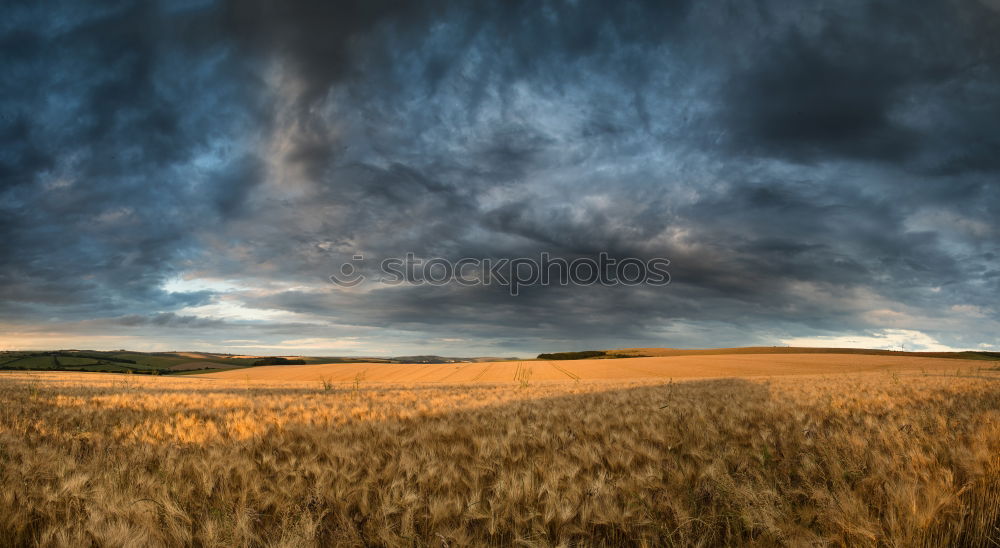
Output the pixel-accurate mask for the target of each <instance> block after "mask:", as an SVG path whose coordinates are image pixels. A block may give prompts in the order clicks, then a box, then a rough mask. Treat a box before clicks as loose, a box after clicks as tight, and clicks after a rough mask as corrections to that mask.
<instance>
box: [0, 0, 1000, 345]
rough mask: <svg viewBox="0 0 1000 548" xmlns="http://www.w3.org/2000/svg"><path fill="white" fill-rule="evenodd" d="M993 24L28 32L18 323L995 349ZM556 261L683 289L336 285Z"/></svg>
mask: <svg viewBox="0 0 1000 548" xmlns="http://www.w3.org/2000/svg"><path fill="white" fill-rule="evenodd" d="M992 5H993V4H991V3H990V2H988V1H986V0H983V1H978V0H956V1H952V2H929V1H928V2H916V3H910V4H907V6H906V7H905V9H904V8H900V7H898V6H897V5H895V3H892V2H879V1H875V0H870V1H858V2H840V3H836V4H835V5H825V6H819V7H817V6H807V5H802V4H800V3H794V2H788V1H770V2H766V1H761V2H755V3H752V4H750V3H725V2H703V3H691V2H686V1H680V0H678V1H671V2H649V3H647V2H615V3H609V2H565V3H563V2H543V3H537V2H513V3H511V2H485V3H476V4H468V3H464V2H451V1H444V0H441V1H436V0H431V1H428V2H422V3H417V2H403V3H399V2H264V1H258V2H221V3H212V2H186V3H181V4H175V3H164V4H157V3H127V2H123V3H107V4H103V5H97V6H92V7H90V8H88V9H86V10H84V9H82V8H79V7H77V6H76V5H75V4H72V3H66V4H63V5H60V6H58V7H57V8H45V9H43V8H41V7H38V6H34V5H33V4H30V3H25V4H21V5H18V6H14V7H13V8H12V9H11V10H10V17H9V18H8V21H7V22H5V23H2V24H0V45H2V49H0V51H2V54H0V55H2V57H0V66H2V68H3V70H4V74H5V75H6V76H7V78H5V80H4V81H3V83H0V89H2V91H3V97H4V102H3V108H2V113H0V114H2V116H0V145H2V146H0V193H2V194H0V196H2V200H3V201H2V202H0V231H2V235H3V238H4V244H3V246H2V247H0V258H2V259H3V261H4V264H5V268H4V270H3V271H0V299H2V303H3V306H2V308H0V315H2V317H0V319H2V320H7V321H15V320H14V319H15V318H20V320H19V321H22V322H41V323H44V322H51V321H55V320H59V321H79V320H84V321H85V320H88V319H93V318H99V319H101V318H103V320H101V321H106V322H107V323H108V324H109V325H115V326H119V327H122V328H127V329H136V330H146V331H142V332H143V333H146V332H148V331H149V330H153V329H160V330H162V331H163V332H164V333H173V332H177V333H182V332H184V333H190V331H191V328H203V329H206V330H208V331H210V332H212V333H223V332H226V333H227V334H226V335H225V336H226V337H232V335H231V332H232V330H233V329H236V328H242V329H246V330H248V331H251V332H252V333H253V337H254V338H256V337H257V336H260V337H264V338H267V337H279V336H284V337H295V334H296V333H298V334H299V335H301V337H306V336H308V337H323V336H332V335H330V334H333V333H336V334H338V335H343V334H345V333H354V331H352V330H354V329H362V330H365V336H367V337H369V339H366V341H369V342H371V341H376V340H379V337H383V339H384V341H386V344H389V345H391V344H392V342H393V341H394V340H403V339H406V340H407V341H413V340H417V339H421V338H423V339H433V338H435V337H457V338H466V339H468V340H479V341H488V342H486V343H483V344H486V345H492V346H494V347H497V348H511V349H528V350H534V349H542V348H549V347H550V346H551V345H553V344H559V345H566V346H574V345H576V344H577V343H575V342H574V341H588V345H590V344H589V343H591V342H593V343H596V342H597V341H601V344H602V345H605V346H626V345H631V344H635V345H646V344H673V345H676V346H694V345H719V344H748V343H761V344H773V343H775V342H776V339H779V338H782V337H790V336H794V335H816V334H823V333H833V334H839V333H852V332H864V331H868V330H878V329H882V328H887V327H893V328H902V329H914V330H919V331H925V332H927V333H931V334H932V335H933V336H934V337H937V338H938V339H939V340H941V341H942V342H945V343H946V344H955V345H964V346H976V345H978V344H980V343H984V342H987V343H988V342H990V341H991V340H992V339H991V337H992V335H991V334H990V333H991V330H992V329H993V327H994V326H996V325H997V321H998V320H1000V311H998V310H997V309H996V308H995V306H994V305H993V304H992V303H993V300H994V299H993V298H992V297H991V295H994V294H996V292H997V291H1000V276H998V275H997V272H1000V249H998V244H997V242H998V241H1000V228H998V223H997V222H996V220H995V212H996V211H997V210H998V209H1000V190H998V185H997V183H996V180H997V175H998V174H1000V160H998V159H997V158H998V155H997V154H996V152H995V151H996V150H1000V132H998V131H997V130H996V128H995V123H996V120H1000V100H998V99H1000V97H998V95H1000V41H998V40H997V38H996V36H1000V12H998V11H996V10H995V9H993V8H991V6H992ZM542 251H546V252H549V253H552V254H553V255H555V256H563V257H568V258H572V257H580V256H591V255H594V254H596V253H598V252H602V251H604V252H608V253H609V254H611V255H612V256H615V257H625V256H635V257H639V258H651V257H656V256H663V257H667V258H670V259H671V261H672V264H671V267H670V270H671V274H672V279H673V283H672V285H671V286H669V287H667V288H650V287H640V288H601V287H583V288H580V287H577V288H573V287H568V288H559V287H556V288H527V289H526V290H525V291H524V292H523V293H522V295H520V296H518V297H516V298H512V297H510V296H509V295H508V294H507V292H506V290H504V289H503V288H461V287H453V286H448V287H443V288H433V287H428V286H421V287H393V288H385V287H377V286H376V287H373V288H369V289H368V290H365V291H357V292H353V291H346V292H337V291H335V290H334V289H333V288H332V287H330V286H328V285H325V284H324V280H325V279H326V276H328V275H329V274H330V273H331V272H333V271H334V269H336V268H337V267H338V266H339V264H340V263H341V262H342V261H344V260H349V259H350V258H351V257H352V256H353V255H355V254H358V253H362V254H364V255H365V256H366V259H367V261H368V263H367V265H366V268H368V269H369V270H370V269H371V267H372V266H373V264H374V263H376V262H377V261H378V259H380V258H383V257H389V256H402V255H403V254H405V253H407V252H413V253H416V254H417V255H418V256H422V257H428V258H429V257H434V256H441V257H446V258H451V259H457V258H459V257H462V256H472V257H494V258H497V257H508V258H509V257H516V256H526V257H536V256H537V254H538V253H539V252H542ZM178 276H180V277H181V278H183V279H185V280H193V281H188V282H180V283H174V285H170V284H168V283H167V282H169V281H171V280H176V279H177V277H178ZM200 279H208V280H219V279H223V280H228V282H227V283H229V284H230V285H231V286H232V287H230V288H228V289H227V288H225V287H223V288H219V287H215V286H211V285H209V286H208V287H207V288H206V287H200V286H199V285H198V282H197V281H198V280H200ZM172 283H173V282H172ZM185 284H187V285H185ZM171 287H172V288H173V290H172V291H171V290H169V289H168V288H171ZM241 306H242V307H246V308H245V309H240V308H239V307H241ZM227 307H228V308H227ZM234 307H235V309H234ZM248 309H249V311H248ZM241 310H242V311H241ZM261 311H267V312H268V313H270V314H272V315H273V314H274V313H278V314H292V315H297V316H296V318H297V319H296V320H294V321H293V320H288V319H287V318H286V319H282V320H281V321H280V322H279V321H277V320H274V319H267V318H268V317H269V316H267V315H266V314H265V315H261ZM214 314H228V315H229V316H227V317H232V315H233V314H236V315H238V314H247V315H248V317H247V319H246V321H245V322H243V323H240V322H235V323H234V322H231V321H228V320H226V321H223V320H222V319H221V318H219V317H216V316H214ZM963 314H964V316H963ZM935 317H938V318H940V322H938V325H934V324H933V323H932V322H930V321H929V319H932V318H935ZM262 318H263V319H262ZM299 320H301V322H300V321H299ZM185 330H187V331H185ZM406 333H409V334H411V335H405V334H406ZM713 333H714V334H715V335H714V336H713V335H712V334H713ZM164 336H165V337H169V336H170V335H164ZM352 336H353V335H352ZM183 337H184V339H183V340H185V341H190V340H193V339H191V338H190V335H187V334H186V335H183ZM301 337H300V338H301ZM394 337H395V339H394ZM407 337H409V338H407ZM235 338H244V337H235ZM247 338H250V337H249V336H248V337H247ZM270 340H271V341H272V342H273V339H270ZM199 344H202V343H199ZM262 344H263V343H262ZM421 344H423V343H421ZM580 344H582V342H581V343H580ZM504 345H506V346H504Z"/></svg>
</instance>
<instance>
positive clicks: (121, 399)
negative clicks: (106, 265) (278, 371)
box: [0, 362, 1000, 546]
mask: <svg viewBox="0 0 1000 548" xmlns="http://www.w3.org/2000/svg"><path fill="white" fill-rule="evenodd" d="M530 363H531V366H537V365H538V364H539V363H540V362H530ZM528 364H529V362H525V364H524V365H523V366H521V368H519V369H518V370H517V375H518V379H519V382H516V383H514V382H511V383H507V384H500V385H489V384H475V385H412V384H410V385H404V386H392V385H371V384H370V383H368V382H367V381H364V380H363V379H358V380H357V381H356V382H353V383H349V384H337V385H335V384H332V383H329V382H326V383H322V382H319V381H317V382H311V383H276V382H267V383H265V382H253V381H241V380H217V379H216V380H210V379H191V378H153V377H141V378H140V377H131V378H129V377H127V376H115V375H97V374H65V373H63V374H60V373H48V374H3V375H0V401H3V402H4V405H3V407H2V412H0V463H2V468H0V485H2V486H3V489H2V491H0V545H30V544H40V545H63V546H79V545H92V544H96V545H102V546H174V545H192V544H195V545H204V546H313V545H323V546H327V545H353V546H362V545H388V546H411V545H417V546H424V545H435V546H482V545H498V546H510V545H527V546H551V545H577V544H585V545H616V546H617V545H656V546H659V545H720V544H731V545H733V544H735V545H739V544H750V545H754V544H756V545H762V546H771V545H795V546H799V545H855V546H877V545H879V546H920V545H927V546H945V545H969V546H974V545H982V546H987V545H992V544H991V543H995V542H997V541H998V539H1000V530H998V529H997V526H998V525H1000V462H998V457H997V455H998V454H1000V453H998V451H1000V390H998V389H1000V384H998V382H997V381H998V380H1000V377H998V376H997V375H994V374H992V373H986V372H978V373H975V374H965V373H963V375H962V376H955V375H954V371H952V374H951V375H948V376H945V375H940V374H934V373H933V372H928V374H921V373H898V372H889V373H885V372H880V373H856V374H839V375H828V376H797V377H774V378H755V379H716V380H707V381H704V380H703V381H688V382H674V383H666V384H665V383H663V382H659V383H648V382H643V383H623V382H614V383H612V382H588V381H586V380H584V381H579V382H577V381H574V380H567V381H565V382H560V383H555V382H550V383H536V382H534V380H535V378H536V377H537V375H536V373H537V371H536V370H534V369H528V368H527V367H529V366H528ZM470 365H471V364H470ZM476 365H479V364H476ZM569 365H570V364H559V366H560V367H569ZM515 366H516V364H515ZM452 367H454V366H452ZM493 367H497V365H496V364H493V365H492V366H491V369H492V368H493ZM491 369H486V370H485V371H486V373H484V374H483V375H482V377H486V376H488V375H489V374H490V373H489V371H490V370H491ZM953 369H954V366H953ZM482 371H483V370H482V369H480V370H477V372H476V373H475V374H476V375H478V374H480V373H482ZM529 371H530V372H529ZM470 374H471V373H470ZM565 376H566V375H564V377H565ZM482 377H481V378H482ZM512 378H513V377H512Z"/></svg>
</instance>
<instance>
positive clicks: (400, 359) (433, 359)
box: [390, 355, 517, 363]
mask: <svg viewBox="0 0 1000 548" xmlns="http://www.w3.org/2000/svg"><path fill="white" fill-rule="evenodd" d="M514 360H517V358H497V357H494V356H481V357H474V358H449V357H446V356H434V355H430V356H397V357H394V358H390V361H392V362H395V363H478V362H504V361H514Z"/></svg>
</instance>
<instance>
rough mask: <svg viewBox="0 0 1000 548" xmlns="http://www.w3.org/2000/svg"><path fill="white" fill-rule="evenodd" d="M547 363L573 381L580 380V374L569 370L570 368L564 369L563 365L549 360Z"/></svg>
mask: <svg viewBox="0 0 1000 548" xmlns="http://www.w3.org/2000/svg"><path fill="white" fill-rule="evenodd" d="M549 365H551V366H552V367H554V368H556V370H557V371H559V372H561V373H563V374H564V375H566V376H567V377H569V378H571V379H573V380H574V381H578V380H580V375H577V374H576V373H573V372H571V371H570V370H568V369H566V368H565V367H563V366H561V365H556V364H555V362H549Z"/></svg>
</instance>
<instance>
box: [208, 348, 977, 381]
mask: <svg viewBox="0 0 1000 548" xmlns="http://www.w3.org/2000/svg"><path fill="white" fill-rule="evenodd" d="M989 363H990V362H983V361H975V360H959V359H947V358H922V357H911V356H899V355H868V354H785V353H782V354H744V353H732V354H717V355H681V356H657V357H646V358H629V359H612V360H609V359H582V360H566V361H561V360H522V361H506V362H483V363H461V364H364V363H359V364H316V365H296V366H268V367H254V368H252V369H240V370H232V371H224V372H218V373H210V374H208V375H206V377H210V378H215V379H230V380H251V381H321V380H327V381H331V382H337V383H353V382H356V381H363V382H378V383H385V382H388V383H498V382H500V383H502V382H521V381H522V380H525V379H527V380H529V381H533V382H542V381H582V380H586V381H625V380H634V379H645V380H661V381H667V380H669V379H683V378H704V377H748V376H768V375H801V374H822V373H860V372H871V371H883V372H892V371H898V372H899V371H918V372H920V371H924V372H930V371H933V372H936V373H941V372H948V373H955V372H956V371H961V370H965V371H972V370H977V369H979V368H982V367H983V366H984V365H988V364H989Z"/></svg>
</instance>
